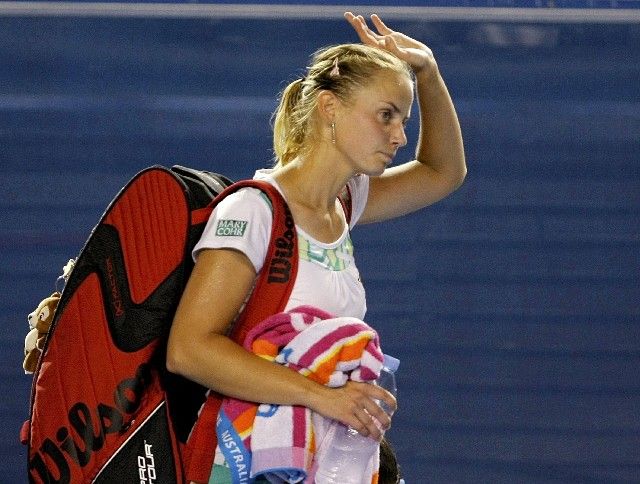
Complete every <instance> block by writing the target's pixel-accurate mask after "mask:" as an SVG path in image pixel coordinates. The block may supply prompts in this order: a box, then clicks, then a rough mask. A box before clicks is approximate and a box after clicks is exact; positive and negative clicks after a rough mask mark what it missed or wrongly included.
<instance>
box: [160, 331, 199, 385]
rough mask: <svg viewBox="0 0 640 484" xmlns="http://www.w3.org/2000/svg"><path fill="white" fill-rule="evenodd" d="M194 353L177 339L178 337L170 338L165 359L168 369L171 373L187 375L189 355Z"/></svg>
mask: <svg viewBox="0 0 640 484" xmlns="http://www.w3.org/2000/svg"><path fill="white" fill-rule="evenodd" d="M192 353H193V352H192V351H189V348H187V347H186V345H185V344H184V343H182V342H180V341H176V338H169V342H168V343H167V356H166V360H165V364H166V366H167V370H168V371H170V372H171V373H175V374H178V375H182V376H185V374H186V373H187V368H188V362H189V355H190V354H192Z"/></svg>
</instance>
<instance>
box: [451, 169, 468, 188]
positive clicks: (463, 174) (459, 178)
mask: <svg viewBox="0 0 640 484" xmlns="http://www.w3.org/2000/svg"><path fill="white" fill-rule="evenodd" d="M465 178H467V165H466V164H465V165H463V166H462V168H461V169H460V172H459V173H458V174H457V175H456V176H455V177H454V179H453V191H455V190H457V189H458V188H460V187H461V186H462V184H463V183H464V180H465Z"/></svg>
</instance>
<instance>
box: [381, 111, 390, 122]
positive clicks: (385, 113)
mask: <svg viewBox="0 0 640 484" xmlns="http://www.w3.org/2000/svg"><path fill="white" fill-rule="evenodd" d="M380 118H382V121H384V122H385V123H388V122H389V121H391V119H392V118H393V113H392V112H391V111H389V110H388V109H385V110H384V111H381V112H380Z"/></svg>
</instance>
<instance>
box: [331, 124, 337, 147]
mask: <svg viewBox="0 0 640 484" xmlns="http://www.w3.org/2000/svg"><path fill="white" fill-rule="evenodd" d="M331 142H332V143H333V144H334V145H335V144H336V122H335V121H331Z"/></svg>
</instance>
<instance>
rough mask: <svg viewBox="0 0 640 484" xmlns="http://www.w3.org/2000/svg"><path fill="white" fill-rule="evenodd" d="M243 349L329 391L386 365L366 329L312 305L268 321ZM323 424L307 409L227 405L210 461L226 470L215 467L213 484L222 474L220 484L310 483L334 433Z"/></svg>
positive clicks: (328, 423) (241, 403) (374, 374)
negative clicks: (258, 481)
mask: <svg viewBox="0 0 640 484" xmlns="http://www.w3.org/2000/svg"><path fill="white" fill-rule="evenodd" d="M245 347H246V348H247V349H248V350H250V351H252V352H253V353H255V354H257V355H259V356H261V357H262V358H265V359H268V360H270V361H274V362H275V363H278V364H282V365H284V366H287V367H289V368H291V369H292V370H294V371H297V372H299V373H301V374H303V375H305V376H306V377H307V378H311V379H312V380H314V381H316V382H318V383H321V384H323V385H328V386H332V387H338V386H342V385H344V384H345V383H346V382H347V380H354V381H364V382H366V381H373V380H375V379H376V378H377V377H378V375H379V373H380V370H381V368H382V362H383V355H382V352H381V350H380V344H379V339H378V335H377V333H376V332H375V330H373V329H372V328H371V327H370V326H368V325H367V324H366V323H364V322H363V321H361V320H359V319H356V318H350V317H339V318H334V317H332V316H331V315H330V314H328V313H326V312H324V311H322V310H320V309H317V308H313V307H310V306H301V307H299V308H296V309H294V310H291V311H289V312H286V313H279V314H276V315H274V316H272V317H270V318H268V319H266V320H265V321H263V322H262V323H260V324H259V325H258V326H256V327H255V328H254V329H253V330H252V331H251V332H250V333H249V334H248V336H247V339H246V341H245ZM324 420H326V419H324V418H323V417H321V416H319V415H314V414H313V412H311V411H310V410H309V409H307V408H305V407H298V406H287V405H267V404H262V405H257V404H254V403H250V402H246V401H242V400H237V399H232V398H228V399H225V400H224V402H223V404H222V408H221V410H220V414H219V416H218V425H217V434H218V448H217V449H216V459H215V460H216V463H217V464H220V463H221V462H223V461H224V462H225V463H226V464H225V466H224V467H228V470H227V471H226V472H225V470H223V468H222V466H220V465H216V466H214V473H213V474H212V479H211V480H210V483H214V482H222V480H217V477H216V472H218V473H220V474H219V475H220V477H222V476H221V474H224V473H226V474H227V476H226V477H224V478H223V479H226V482H229V481H228V480H229V478H231V480H232V482H234V483H236V482H237V483H244V482H247V483H250V482H253V480H254V479H255V478H256V477H259V476H262V477H268V478H269V479H270V482H283V483H285V482H303V481H304V482H313V481H312V477H313V475H314V474H315V471H316V468H317V461H318V460H319V459H317V457H318V456H317V455H316V454H317V453H320V452H322V447H323V445H322V444H323V439H325V437H327V438H330V436H329V434H331V433H330V432H327V429H329V428H331V421H324ZM325 445H326V443H325ZM373 469H375V471H374V470H373ZM369 471H370V472H371V473H372V476H371V477H373V475H374V474H375V472H377V456H376V462H374V463H370V465H369ZM229 473H230V476H229Z"/></svg>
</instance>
